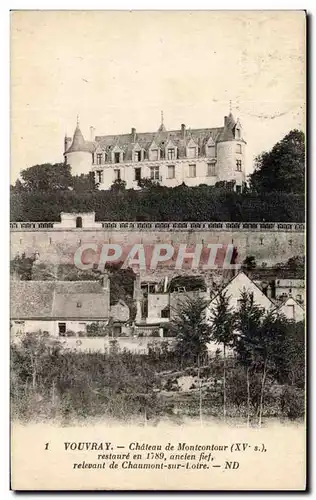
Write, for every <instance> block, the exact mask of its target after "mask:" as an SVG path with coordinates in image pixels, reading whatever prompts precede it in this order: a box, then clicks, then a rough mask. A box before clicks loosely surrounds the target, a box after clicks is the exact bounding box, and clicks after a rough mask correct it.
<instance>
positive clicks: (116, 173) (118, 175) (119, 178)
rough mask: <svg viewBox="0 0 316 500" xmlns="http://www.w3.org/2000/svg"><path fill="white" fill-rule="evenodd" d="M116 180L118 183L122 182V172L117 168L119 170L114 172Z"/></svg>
mask: <svg viewBox="0 0 316 500" xmlns="http://www.w3.org/2000/svg"><path fill="white" fill-rule="evenodd" d="M114 179H115V180H116V181H119V180H121V171H120V169H119V168H117V169H115V170H114Z"/></svg>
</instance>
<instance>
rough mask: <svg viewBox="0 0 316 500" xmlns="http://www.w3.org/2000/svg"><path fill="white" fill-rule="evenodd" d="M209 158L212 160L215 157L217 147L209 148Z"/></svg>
mask: <svg viewBox="0 0 316 500" xmlns="http://www.w3.org/2000/svg"><path fill="white" fill-rule="evenodd" d="M207 156H209V157H210V158H212V157H214V156H215V146H207Z"/></svg>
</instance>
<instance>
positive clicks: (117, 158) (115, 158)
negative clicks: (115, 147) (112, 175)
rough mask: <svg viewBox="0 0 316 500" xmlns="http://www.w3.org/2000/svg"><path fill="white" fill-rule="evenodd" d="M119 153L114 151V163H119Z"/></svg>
mask: <svg viewBox="0 0 316 500" xmlns="http://www.w3.org/2000/svg"><path fill="white" fill-rule="evenodd" d="M120 158H121V153H114V163H120Z"/></svg>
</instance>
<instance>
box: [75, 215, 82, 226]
mask: <svg viewBox="0 0 316 500" xmlns="http://www.w3.org/2000/svg"><path fill="white" fill-rule="evenodd" d="M76 227H82V217H77V218H76Z"/></svg>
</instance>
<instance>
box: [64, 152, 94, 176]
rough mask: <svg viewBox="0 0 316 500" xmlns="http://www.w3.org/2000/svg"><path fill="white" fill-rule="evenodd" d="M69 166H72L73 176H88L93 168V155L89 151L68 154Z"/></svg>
mask: <svg viewBox="0 0 316 500" xmlns="http://www.w3.org/2000/svg"><path fill="white" fill-rule="evenodd" d="M66 156H67V164H68V165H70V166H71V174H72V175H81V174H88V173H89V172H90V171H91V167H92V154H91V153H89V152H88V151H87V152H86V151H74V152H73V153H67V155H66Z"/></svg>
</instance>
